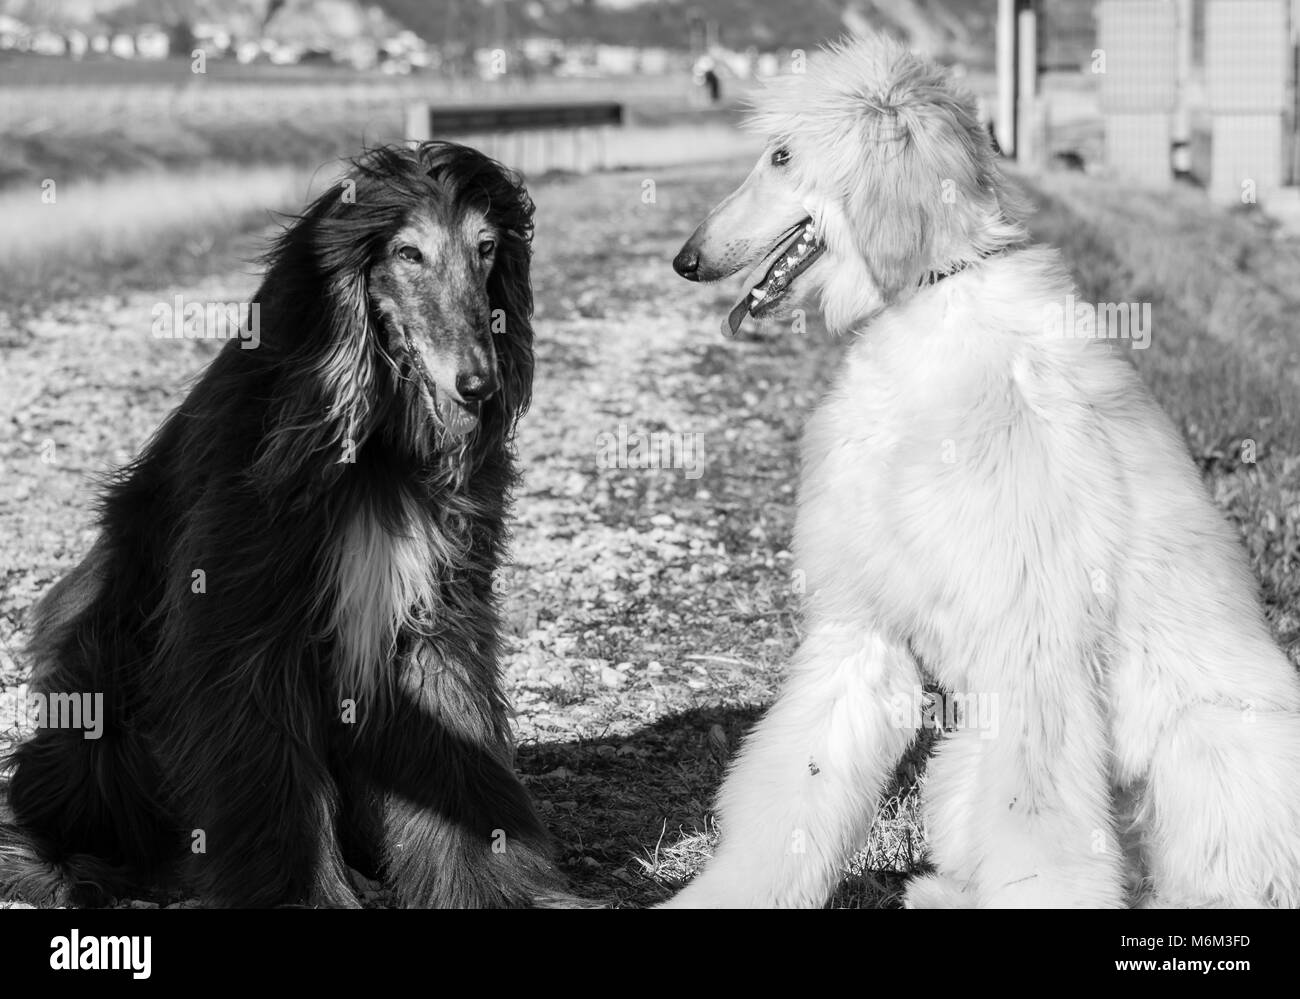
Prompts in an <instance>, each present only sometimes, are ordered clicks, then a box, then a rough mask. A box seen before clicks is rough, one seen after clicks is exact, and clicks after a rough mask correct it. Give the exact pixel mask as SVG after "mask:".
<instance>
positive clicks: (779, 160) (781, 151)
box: [772, 146, 790, 166]
mask: <svg viewBox="0 0 1300 999" xmlns="http://www.w3.org/2000/svg"><path fill="white" fill-rule="evenodd" d="M789 162H790V150H788V149H786V148H785V146H778V147H777V148H776V149H773V150H772V166H785V165H786V164H787V163H789Z"/></svg>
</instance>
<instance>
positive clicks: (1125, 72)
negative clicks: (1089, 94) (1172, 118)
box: [1097, 0, 1178, 112]
mask: <svg viewBox="0 0 1300 999" xmlns="http://www.w3.org/2000/svg"><path fill="white" fill-rule="evenodd" d="M1177 42H1178V33H1177V7H1176V5H1175V3H1174V0H1102V2H1101V3H1099V4H1098V5H1097V48H1099V49H1100V50H1101V51H1102V53H1103V54H1104V56H1105V60H1106V63H1105V66H1106V69H1105V72H1104V73H1101V74H1099V77H1100V79H1099V81H1098V82H1099V83H1100V85H1101V87H1100V93H1101V106H1102V109H1103V110H1104V111H1108V112H1109V111H1118V112H1148V111H1168V110H1171V109H1172V108H1173V106H1174V102H1175V100H1176V99H1177V93H1178V44H1177Z"/></svg>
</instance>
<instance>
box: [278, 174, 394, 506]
mask: <svg viewBox="0 0 1300 999" xmlns="http://www.w3.org/2000/svg"><path fill="white" fill-rule="evenodd" d="M349 190H350V188H349V187H348V186H347V185H346V182H345V183H344V184H343V185H340V186H338V187H335V188H332V189H331V190H330V191H327V192H326V193H325V194H323V195H321V196H320V197H319V198H318V199H317V200H316V201H315V202H313V203H312V205H311V206H310V207H309V208H308V209H307V210H306V211H305V212H304V213H303V215H302V216H300V217H299V218H298V220H297V221H296V222H295V223H294V224H293V225H292V226H291V227H290V228H289V229H288V230H287V231H286V232H285V233H284V234H283V235H282V236H281V237H280V238H279V240H278V241H277V242H276V245H275V247H274V248H273V249H272V251H271V254H270V255H269V263H270V268H269V271H268V276H267V280H266V283H265V285H264V287H267V288H276V289H278V290H279V292H280V294H279V297H278V299H277V300H276V301H275V302H273V303H271V304H272V312H273V319H272V322H273V324H290V326H291V328H294V329H295V331H296V335H295V337H294V338H293V339H287V338H285V339H278V340H276V341H275V342H273V343H271V344H270V345H269V348H270V351H271V352H272V356H268V360H270V361H272V362H273V363H274V365H275V367H276V369H277V377H276V378H275V380H274V383H273V386H272V393H273V397H272V399H271V403H270V405H271V412H272V416H271V419H270V427H271V428H272V429H271V430H269V431H268V433H267V435H266V437H265V440H264V441H263V443H262V447H261V450H260V452H259V453H258V456H257V459H256V461H255V463H254V465H253V469H252V471H253V474H254V475H255V476H256V477H257V478H258V480H259V481H261V482H263V483H264V484H265V485H266V486H269V487H274V486H275V485H277V484H279V483H284V482H288V481H291V480H292V479H294V478H295V477H297V476H299V475H301V474H311V473H312V472H313V470H319V469H322V468H324V469H326V470H330V469H334V470H336V471H337V470H340V469H341V468H342V467H344V466H345V465H346V464H347V463H349V462H351V461H355V460H356V453H357V451H358V450H359V449H360V447H361V445H362V443H363V442H364V440H365V439H366V438H367V437H368V436H369V434H370V432H371V430H372V429H373V427H372V423H373V415H374V412H375V410H376V405H377V394H378V370H377V367H378V366H377V362H376V357H377V346H376V345H377V334H376V331H375V329H374V325H373V323H372V321H371V308H370V301H369V287H368V278H367V275H368V271H369V262H370V258H371V255H372V253H373V252H374V248H375V246H376V245H378V244H377V242H376V233H378V232H380V231H381V228H380V226H379V225H378V224H377V223H374V224H372V223H371V222H370V220H368V218H367V214H366V212H365V210H364V208H359V207H358V205H357V203H356V202H354V201H352V200H350V199H349V198H347V197H345V193H346V192H348V191H349ZM336 466H337V467H336Z"/></svg>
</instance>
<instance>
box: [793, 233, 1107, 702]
mask: <svg viewBox="0 0 1300 999" xmlns="http://www.w3.org/2000/svg"><path fill="white" fill-rule="evenodd" d="M1069 290H1070V285H1069V283H1068V280H1067V279H1065V278H1064V276H1063V275H1061V274H1060V272H1059V271H1058V269H1057V266H1056V263H1055V255H1054V254H1051V253H1050V252H1047V251H1036V250H1035V251H1023V252H1020V253H1015V254H1008V255H1006V256H1005V257H1000V258H998V259H996V260H990V261H988V262H987V263H986V264H984V265H981V266H979V267H976V268H972V269H971V270H969V271H965V272H963V273H960V274H957V275H954V276H953V277H951V278H948V279H947V280H945V281H944V282H942V283H941V284H940V285H938V286H935V287H933V288H929V289H926V290H925V291H923V292H921V293H919V294H918V295H917V296H915V297H914V298H913V299H911V300H910V301H908V302H906V303H904V304H902V305H901V306H897V307H895V308H893V309H890V310H886V311H885V312H884V313H882V314H881V315H880V316H879V317H878V318H877V319H876V320H875V321H874V322H872V323H871V324H870V325H869V326H868V327H867V328H866V329H865V330H864V331H863V333H862V334H861V336H860V339H859V340H858V341H857V342H856V343H854V344H852V345H851V346H850V348H849V350H848V352H847V355H846V358H845V362H844V367H843V370H842V371H841V373H840V378H839V380H838V382H837V384H836V385H835V387H834V388H833V389H832V391H831V392H830V394H829V396H828V398H827V399H826V401H825V402H824V403H823V405H822V406H821V407H820V409H819V410H818V411H817V413H816V414H814V416H813V417H812V419H811V420H810V422H809V425H808V429H807V432H806V435H805V442H804V459H805V469H804V477H803V485H802V493H801V515H800V518H799V524H798V527H797V532H796V549H797V557H798V558H799V561H800V567H801V568H804V570H805V571H806V573H807V580H808V587H809V590H810V591H813V590H817V589H820V590H822V593H821V596H820V598H819V601H820V603H821V605H822V606H832V607H837V608H843V612H844V613H845V614H846V615H860V614H861V612H862V610H863V608H866V609H868V610H869V611H870V613H871V614H872V615H873V616H874V617H875V618H876V619H877V620H879V621H881V622H882V624H884V625H885V626H886V627H888V628H889V630H891V631H892V632H894V633H895V634H896V635H899V636H902V637H905V638H906V640H907V641H909V642H910V643H912V644H913V646H914V647H915V648H916V649H917V650H918V652H919V653H920V654H921V656H922V658H924V659H925V660H926V661H927V665H929V666H931V667H932V668H934V669H936V671H937V672H939V673H940V674H941V675H940V679H941V680H943V681H944V682H947V683H960V684H962V685H965V684H968V683H971V682H980V683H984V684H986V685H987V686H994V685H995V684H997V682H998V679H999V678H998V677H994V676H983V677H980V678H978V680H976V679H974V678H971V677H970V676H969V675H968V674H967V673H966V672H965V671H966V670H967V668H968V665H967V664H969V663H970V662H972V661H974V660H978V659H979V652H980V649H981V648H982V647H987V648H990V649H991V648H1005V647H1006V641H1007V636H1006V635H1005V634H1001V633H999V629H1000V628H1002V627H1004V625H1003V624H1002V623H1003V622H1008V624H1006V625H1005V626H1006V627H1012V626H1013V625H1011V624H1009V622H1014V621H1018V620H1023V619H1024V616H1025V615H1026V614H1030V615H1039V616H1040V618H1042V619H1043V620H1044V623H1045V626H1046V629H1047V632H1048V633H1049V634H1051V633H1052V632H1053V629H1052V622H1051V621H1050V618H1051V616H1052V615H1053V614H1056V615H1058V616H1064V615H1068V616H1070V617H1072V618H1073V620H1069V621H1066V620H1061V621H1060V622H1059V626H1060V627H1059V633H1060V634H1061V635H1063V636H1064V635H1070V636H1077V635H1086V634H1089V633H1092V632H1096V631H1098V630H1099V629H1095V628H1090V627H1088V626H1087V621H1086V620H1082V621H1081V620H1079V619H1080V618H1084V619H1087V618H1097V619H1098V620H1100V619H1102V618H1104V617H1106V616H1107V615H1109V614H1110V613H1111V610H1112V606H1111V605H1112V603H1113V593H1112V594H1110V595H1108V594H1106V593H1096V592H1094V591H1093V586H1092V579H1093V576H1092V575H1091V573H1093V572H1094V571H1101V572H1106V571H1109V570H1110V569H1111V567H1112V566H1113V564H1114V563H1115V553H1114V551H1113V547H1114V543H1115V539H1114V538H1112V537H1109V536H1107V535H1105V534H1104V533H1102V532H1099V531H1098V530H1097V529H1096V525H1097V524H1099V523H1100V524H1105V523H1107V522H1108V521H1109V520H1110V518H1121V517H1122V516H1123V510H1124V502H1123V500H1124V488H1125V487H1124V482H1123V477H1122V475H1119V474H1117V472H1116V469H1115V461H1114V458H1113V455H1112V454H1110V453H1108V448H1107V446H1106V443H1105V441H1106V435H1107V433H1108V430H1107V428H1106V426H1105V425H1104V421H1102V420H1099V419H1098V412H1097V408H1096V407H1097V406H1098V405H1104V401H1105V392H1104V391H1102V390H1100V389H1099V385H1100V386H1101V388H1102V389H1104V386H1105V385H1106V383H1107V382H1108V380H1109V381H1112V382H1113V381H1114V379H1115V378H1117V377H1119V376H1118V375H1117V374H1116V373H1115V365H1116V364H1119V363H1122V362H1118V361H1117V360H1116V359H1112V358H1108V357H1106V356H1105V353H1104V347H1103V348H1102V350H1100V351H1099V350H1097V349H1096V348H1097V347H1098V345H1097V344H1089V343H1087V342H1086V341H1082V340H1072V341H1067V340H1062V339H1060V338H1056V339H1051V338H1049V337H1048V336H1047V335H1046V334H1045V332H1044V316H1045V315H1046V314H1047V313H1046V307H1047V306H1048V305H1049V303H1051V302H1052V301H1060V300H1062V299H1064V296H1065V295H1066V294H1067V293H1068V291H1069ZM1108 372H1109V373H1108ZM1094 383H1097V384H1094ZM1094 396H1098V397H1099V398H1093V397H1094ZM1063 455H1069V456H1071V458H1070V460H1069V461H1062V460H1060V456H1063ZM1085 500H1086V502H1087V503H1088V504H1090V505H1091V506H1090V509H1087V510H1086V508H1085V507H1084V506H1082V505H1081V504H1083V503H1084V502H1085ZM1085 512H1086V515H1084V514H1085ZM846 561H848V562H851V563H852V564H856V565H861V566H863V567H864V570H865V571H863V572H859V573H852V574H847V573H844V572H842V571H839V567H840V566H842V565H843V564H845V562H846ZM1061 608H1068V610H1067V611H1065V612H1062V611H1061ZM1081 624H1082V625H1083V627H1079V625H1081ZM1070 640H1071V641H1074V640H1075V639H1073V638H1071V639H1070ZM1026 654H1030V651H1029V650H1026ZM1040 654H1041V653H1040ZM1061 654H1066V650H1064V649H1062V650H1061ZM1069 654H1072V655H1079V654H1082V655H1085V656H1086V655H1087V654H1088V651H1087V650H1082V649H1072V650H1070V651H1069ZM1004 666H1005V668H1008V669H1009V668H1011V667H1010V666H1009V665H1006V664H1000V663H998V664H993V665H991V666H990V667H988V668H990V669H993V670H998V669H1001V668H1004ZM945 672H947V673H948V674H950V675H946V676H945V675H942V674H943V673H945Z"/></svg>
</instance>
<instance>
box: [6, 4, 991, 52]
mask: <svg viewBox="0 0 1300 999" xmlns="http://www.w3.org/2000/svg"><path fill="white" fill-rule="evenodd" d="M365 7H378V8H379V9H380V10H382V11H383V13H384V14H386V15H387V16H388V17H389V18H391V19H392V20H393V21H396V22H398V23H400V24H401V25H403V26H404V27H407V28H409V29H411V30H412V31H414V32H415V33H416V34H418V35H420V36H422V37H423V38H425V39H426V40H427V41H429V42H431V43H433V44H445V43H448V42H465V43H468V44H470V45H474V46H479V45H482V46H486V45H494V44H500V43H501V38H502V36H503V35H505V36H506V37H507V38H516V39H517V38H525V37H538V36H540V37H550V38H560V39H565V40H569V41H594V42H604V43H609V44H621V45H627V44H633V43H634V44H637V45H641V46H648V47H665V48H675V49H683V48H686V47H688V46H689V44H690V33H691V22H692V17H693V15H694V14H695V13H696V12H699V14H702V15H703V16H704V17H705V18H707V19H708V20H710V21H713V22H715V23H716V24H717V26H718V36H719V40H720V41H721V42H722V44H724V45H726V46H728V47H730V48H734V49H744V48H747V47H749V46H755V47H757V48H760V49H764V50H774V49H789V48H801V47H802V48H806V47H810V46H813V45H815V44H817V43H818V42H821V41H823V40H825V39H827V38H833V37H835V36H837V35H840V34H842V33H844V32H845V31H851V30H859V29H861V28H863V27H866V26H872V27H876V28H879V29H882V30H885V31H888V32H889V33H891V34H894V35H896V36H898V37H900V38H904V39H906V40H908V41H909V42H911V43H912V44H914V45H915V46H916V47H918V48H920V49H923V50H925V51H927V52H929V53H931V54H934V55H940V56H949V57H951V58H960V59H965V60H971V59H972V58H977V57H980V56H984V57H985V58H986V57H987V53H988V52H990V51H991V45H992V21H993V15H994V11H995V9H996V4H995V3H994V0H975V2H971V0H803V2H801V3H797V4H795V3H790V2H789V0H501V2H500V3H498V2H490V0H373V2H371V3H365V4H363V3H361V2H359V0H0V13H4V14H9V15H12V16H14V17H17V18H18V19H20V20H22V21H23V22H25V23H27V24H29V25H33V26H37V27H49V28H54V29H56V30H58V29H62V30H66V29H70V28H78V29H80V30H83V31H85V30H87V29H98V30H105V29H108V30H130V29H132V28H136V27H139V26H140V25H144V24H162V25H170V24H175V23H177V22H181V21H184V22H188V23H191V24H192V23H194V22H196V21H213V22H218V23H221V24H223V25H224V26H226V27H227V28H228V29H230V30H231V31H232V33H234V34H237V35H241V36H249V35H254V34H256V33H258V32H259V31H260V30H261V29H262V27H263V26H264V25H265V24H266V23H267V21H268V20H274V21H275V22H277V24H278V23H280V22H283V21H285V20H289V21H291V22H293V23H296V24H301V25H303V26H304V30H306V26H309V25H315V26H316V27H317V30H320V28H321V26H324V27H325V28H327V29H328V30H330V31H331V32H334V33H338V32H340V31H347V30H349V26H353V30H356V31H358V32H364V31H366V30H368V26H370V25H373V24H374V23H375V19H374V18H371V17H368V16H367V15H366V13H365V12H364V8H365ZM306 40H307V39H304V41H306Z"/></svg>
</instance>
